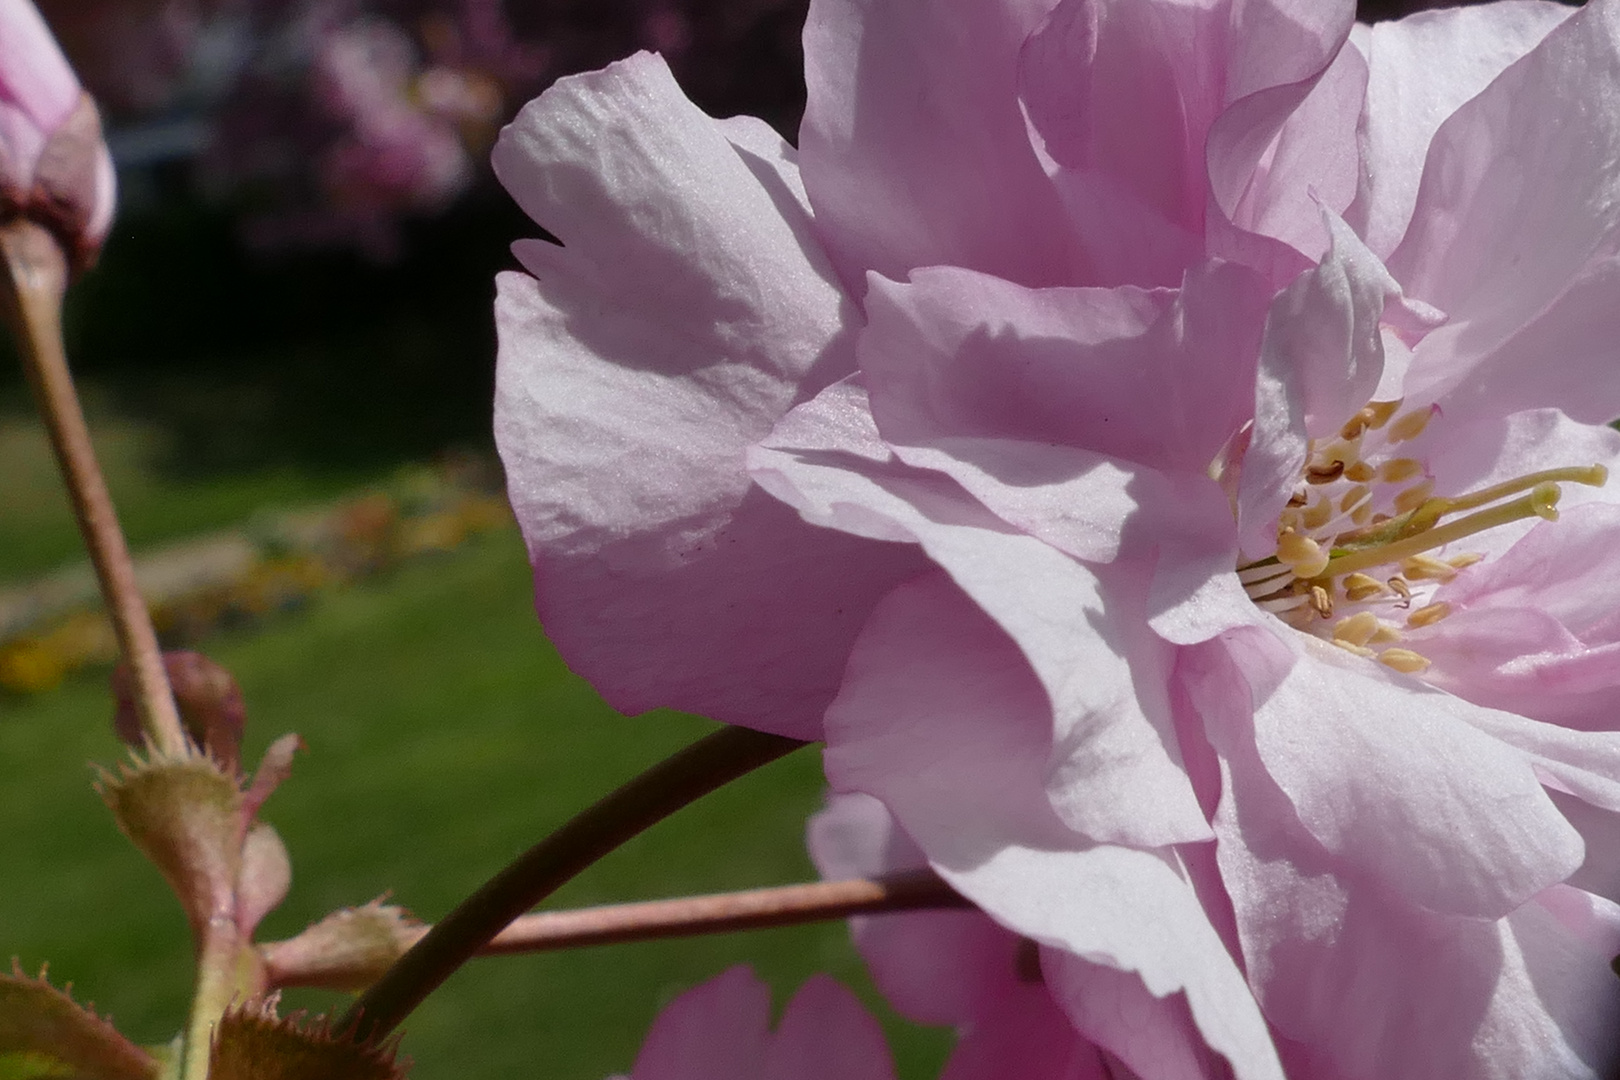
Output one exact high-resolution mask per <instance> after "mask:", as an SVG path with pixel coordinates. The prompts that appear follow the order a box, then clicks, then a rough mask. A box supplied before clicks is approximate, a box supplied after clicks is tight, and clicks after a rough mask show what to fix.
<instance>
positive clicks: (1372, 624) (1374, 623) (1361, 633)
mask: <svg viewBox="0 0 1620 1080" xmlns="http://www.w3.org/2000/svg"><path fill="white" fill-rule="evenodd" d="M1377 632H1378V616H1376V615H1374V614H1373V613H1372V612H1370V611H1358V612H1356V613H1355V614H1354V615H1352V616H1350V617H1349V618H1348V619H1340V620H1339V621H1338V623H1337V624H1336V625H1335V626H1334V627H1333V640H1334V641H1335V642H1341V641H1342V642H1348V643H1349V644H1351V645H1365V644H1367V642H1369V641H1371V640H1372V636H1373V635H1374V634H1376V633H1377Z"/></svg>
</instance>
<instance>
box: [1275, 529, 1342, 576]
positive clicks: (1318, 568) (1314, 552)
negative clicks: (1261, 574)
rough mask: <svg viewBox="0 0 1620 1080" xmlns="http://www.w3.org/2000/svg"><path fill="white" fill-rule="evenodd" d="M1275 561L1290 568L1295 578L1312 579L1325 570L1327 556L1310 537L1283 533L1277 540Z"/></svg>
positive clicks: (1294, 533) (1320, 546)
mask: <svg viewBox="0 0 1620 1080" xmlns="http://www.w3.org/2000/svg"><path fill="white" fill-rule="evenodd" d="M1277 559H1278V561H1280V562H1283V563H1286V564H1288V565H1289V566H1290V567H1292V568H1293V571H1294V576H1295V577H1302V578H1313V577H1315V576H1316V575H1318V574H1320V573H1321V572H1322V571H1323V570H1325V569H1326V568H1327V565H1328V559H1329V554H1328V552H1326V551H1324V550H1322V545H1320V544H1318V543H1317V542H1316V541H1315V540H1312V539H1311V538H1310V537H1308V536H1301V535H1300V534H1299V533H1296V532H1285V533H1283V534H1282V535H1281V536H1279V537H1278V538H1277Z"/></svg>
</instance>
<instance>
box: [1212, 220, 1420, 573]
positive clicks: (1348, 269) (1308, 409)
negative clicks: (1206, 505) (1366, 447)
mask: <svg viewBox="0 0 1620 1080" xmlns="http://www.w3.org/2000/svg"><path fill="white" fill-rule="evenodd" d="M1322 216H1323V220H1324V222H1325V223H1326V226H1327V228H1328V231H1329V232H1330V233H1332V235H1333V246H1332V248H1331V250H1329V252H1328V254H1327V256H1326V257H1325V258H1324V259H1323V260H1322V262H1321V264H1320V265H1318V266H1317V267H1315V268H1314V269H1312V270H1309V271H1307V272H1306V273H1304V274H1302V275H1300V276H1299V277H1298V278H1297V279H1296V280H1295V281H1294V282H1293V283H1292V284H1291V285H1289V286H1288V288H1286V289H1284V290H1283V291H1282V293H1281V294H1279V295H1278V297H1277V298H1276V299H1275V300H1274V301H1273V302H1272V305H1271V313H1270V315H1269V316H1268V317H1267V319H1266V330H1265V337H1264V339H1263V340H1262V342H1261V345H1260V375H1259V379H1258V382H1257V385H1256V390H1255V407H1254V432H1253V436H1252V438H1251V440H1250V442H1249V449H1248V451H1247V453H1246V454H1245V455H1244V457H1243V471H1242V474H1241V477H1240V480H1239V487H1238V522H1239V527H1240V539H1241V542H1242V545H1243V550H1244V553H1245V554H1246V555H1248V556H1249V557H1251V558H1260V557H1264V556H1266V555H1269V554H1270V553H1271V552H1272V550H1273V549H1274V546H1275V544H1276V539H1277V537H1276V523H1277V515H1278V514H1279V513H1280V512H1281V511H1282V508H1283V505H1284V504H1285V503H1286V502H1287V501H1288V498H1289V497H1290V496H1291V495H1292V494H1293V492H1294V487H1295V485H1296V484H1297V483H1298V481H1299V476H1300V472H1301V470H1302V469H1303V468H1304V466H1305V441H1306V439H1308V438H1317V437H1320V436H1323V435H1327V434H1329V433H1331V432H1332V431H1334V430H1335V429H1337V428H1338V427H1339V426H1340V425H1342V424H1343V423H1344V421H1346V420H1347V419H1349V418H1350V417H1351V416H1352V415H1353V414H1354V413H1355V411H1356V410H1357V409H1359V408H1361V407H1362V406H1363V405H1365V404H1366V403H1367V401H1368V399H1369V398H1371V397H1372V394H1373V391H1374V390H1375V389H1376V388H1377V387H1378V383H1379V379H1380V377H1381V376H1382V374H1383V370H1384V343H1383V337H1382V334H1381V332H1380V327H1381V326H1382V325H1383V324H1384V322H1385V321H1386V320H1389V321H1392V322H1398V323H1399V324H1400V325H1402V326H1405V327H1409V328H1411V329H1412V330H1413V331H1414V332H1416V331H1419V330H1421V328H1422V326H1423V324H1424V323H1425V321H1427V320H1428V318H1429V315H1428V314H1427V313H1424V312H1421V311H1417V310H1414V309H1409V308H1407V307H1406V306H1405V305H1404V303H1403V301H1402V298H1401V294H1400V287H1399V286H1398V285H1397V284H1396V283H1395V281H1394V279H1393V278H1391V277H1390V276H1389V274H1388V273H1387V272H1386V271H1385V270H1384V267H1383V264H1381V263H1380V262H1379V261H1378V259H1377V258H1375V257H1374V256H1373V254H1372V253H1371V252H1369V251H1368V250H1367V249H1366V247H1365V246H1364V245H1363V244H1362V243H1361V241H1360V240H1359V239H1357V238H1356V236H1355V234H1354V233H1352V232H1351V231H1350V229H1349V227H1348V226H1346V225H1345V224H1344V222H1343V221H1341V220H1340V219H1339V218H1338V217H1337V216H1336V215H1334V214H1332V213H1331V212H1328V211H1326V210H1324V211H1323V215H1322Z"/></svg>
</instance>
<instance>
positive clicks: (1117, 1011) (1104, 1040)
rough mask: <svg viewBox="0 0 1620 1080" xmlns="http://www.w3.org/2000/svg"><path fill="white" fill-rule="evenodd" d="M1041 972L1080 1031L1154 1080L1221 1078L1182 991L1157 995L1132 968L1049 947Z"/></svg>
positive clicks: (1216, 1060) (1222, 1068) (1223, 1070)
mask: <svg viewBox="0 0 1620 1080" xmlns="http://www.w3.org/2000/svg"><path fill="white" fill-rule="evenodd" d="M1042 959H1043V963H1042V970H1043V971H1045V972H1046V976H1047V980H1048V981H1049V982H1050V983H1051V984H1052V992H1053V994H1054V995H1056V996H1057V998H1058V1000H1059V1001H1061V1002H1062V1003H1063V1007H1064V1009H1065V1010H1066V1011H1067V1013H1068V1015H1069V1019H1070V1020H1072V1021H1073V1022H1074V1025H1075V1026H1076V1027H1077V1028H1079V1030H1080V1032H1081V1034H1082V1035H1084V1036H1085V1037H1086V1038H1088V1039H1090V1040H1091V1041H1092V1042H1094V1043H1096V1044H1097V1045H1098V1046H1100V1047H1103V1048H1104V1049H1106V1050H1108V1051H1109V1052H1110V1053H1111V1054H1113V1055H1114V1056H1115V1057H1116V1058H1118V1059H1119V1060H1120V1061H1121V1062H1123V1063H1124V1064H1125V1065H1126V1066H1127V1067H1128V1068H1129V1069H1130V1070H1131V1072H1132V1073H1133V1074H1134V1075H1136V1076H1151V1077H1153V1078H1154V1080H1218V1078H1220V1077H1223V1076H1226V1075H1229V1074H1228V1072H1227V1069H1226V1066H1225V1064H1224V1063H1223V1062H1221V1061H1220V1059H1219V1057H1218V1056H1217V1055H1215V1054H1214V1053H1212V1052H1211V1051H1210V1049H1209V1047H1208V1046H1206V1045H1205V1044H1204V1040H1203V1038H1202V1037H1201V1036H1200V1035H1199V1034H1198V1026H1197V1025H1196V1024H1195V1023H1193V1018H1192V1014H1191V1013H1190V1012H1189V1011H1188V1009H1187V997H1186V995H1185V994H1184V993H1180V992H1177V993H1173V994H1166V995H1163V996H1156V995H1154V994H1150V993H1148V990H1147V987H1145V986H1144V985H1143V984H1142V980H1141V979H1140V978H1138V977H1137V976H1136V975H1134V974H1131V973H1130V972H1125V971H1120V970H1119V969H1117V968H1113V967H1108V966H1106V965H1103V964H1093V963H1091V962H1090V961H1088V960H1083V959H1081V958H1080V957H1078V956H1071V955H1069V954H1067V953H1060V952H1057V951H1056V950H1047V951H1046V952H1045V953H1044V954H1043V956H1042Z"/></svg>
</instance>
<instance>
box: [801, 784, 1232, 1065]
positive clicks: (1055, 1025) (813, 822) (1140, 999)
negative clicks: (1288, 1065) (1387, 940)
mask: <svg viewBox="0 0 1620 1080" xmlns="http://www.w3.org/2000/svg"><path fill="white" fill-rule="evenodd" d="M809 842H810V852H811V855H812V856H813V857H814V859H815V861H816V866H817V868H818V869H819V870H820V871H821V873H822V875H823V876H824V877H827V878H849V877H858V876H871V875H876V874H881V873H885V872H889V871H894V870H903V869H912V868H916V867H920V866H924V865H926V864H927V857H926V856H925V855H924V854H923V853H922V851H921V849H919V848H918V847H917V846H916V844H915V843H914V842H912V840H911V838H910V837H908V836H906V834H905V833H904V832H903V831H902V830H900V829H899V828H898V827H897V826H896V825H895V823H894V820H893V818H892V817H890V815H889V814H888V812H887V811H886V810H885V809H884V808H883V804H882V803H880V802H878V801H877V800H876V799H874V798H872V797H871V796H868V795H859V794H846V795H836V796H833V797H832V798H831V799H830V800H829V803H828V805H827V808H826V809H825V810H823V811H822V812H821V813H819V814H817V815H816V816H815V817H813V818H811V819H810V826H809ZM850 924H851V926H850V929H851V931H852V933H853V934H854V937H855V943H856V945H857V947H858V948H859V949H860V951H861V954H862V956H864V957H865V958H866V962H867V964H868V965H869V966H870V968H871V970H872V976H873V978H874V979H875V981H876V982H877V984H878V988H879V989H880V990H882V991H883V994H884V996H885V997H886V998H887V999H888V1000H889V1002H890V1004H892V1005H893V1006H894V1007H895V1008H896V1009H897V1010H898V1011H899V1012H900V1013H901V1014H902V1015H904V1016H906V1017H907V1018H908V1019H911V1020H915V1021H916V1022H918V1023H921V1024H935V1025H951V1026H953V1027H955V1028H957V1029H958V1031H959V1032H960V1033H961V1038H960V1041H959V1042H958V1043H957V1045H956V1048H955V1050H954V1051H953V1052H952V1054H951V1057H950V1060H949V1061H948V1062H947V1063H946V1065H945V1068H944V1071H943V1072H941V1074H940V1078H941V1080H1001V1078H1002V1077H1008V1076H1016V1077H1018V1078H1019V1080H1113V1078H1114V1077H1119V1076H1140V1077H1160V1076H1186V1077H1210V1078H1214V1077H1221V1076H1225V1075H1226V1073H1225V1071H1224V1069H1223V1067H1222V1066H1221V1065H1219V1064H1218V1063H1217V1061H1216V1059H1215V1057H1214V1055H1213V1054H1211V1053H1210V1051H1209V1048H1208V1047H1207V1046H1205V1045H1204V1042H1203V1039H1202V1038H1201V1037H1200V1036H1199V1034H1198V1029H1197V1028H1196V1027H1195V1026H1194V1024H1193V1022H1192V1018H1191V1016H1190V1015H1189V1014H1188V1011H1187V1003H1186V1001H1185V1000H1184V999H1183V998H1182V996H1181V995H1177V994H1173V995H1170V996H1169V997H1164V998H1159V997H1154V996H1153V995H1152V994H1150V993H1148V991H1147V989H1146V987H1145V986H1144V985H1143V983H1142V981H1141V980H1140V979H1138V978H1137V977H1136V976H1134V975H1131V974H1129V973H1126V972H1120V971H1117V970H1115V969H1114V968H1111V967H1109V966H1107V965H1105V964H1096V963H1092V962H1090V961H1087V960H1085V959H1082V958H1081V957H1078V956H1075V955H1073V954H1072V953H1067V952H1064V951H1063V950H1061V949H1053V948H1047V947H1041V946H1038V945H1037V944H1036V943H1035V942H1034V941H1032V940H1030V939H1028V938H1020V937H1019V936H1018V935H1016V934H1013V933H1010V932H1009V931H1007V930H1005V929H1003V928H1002V927H1000V926H997V925H996V924H995V923H994V922H992V921H991V920H990V919H989V918H988V917H987V916H986V915H984V914H982V913H980V912H973V911H930V912H912V913H904V914H892V915H875V916H864V917H857V918H854V919H851V920H850Z"/></svg>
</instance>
